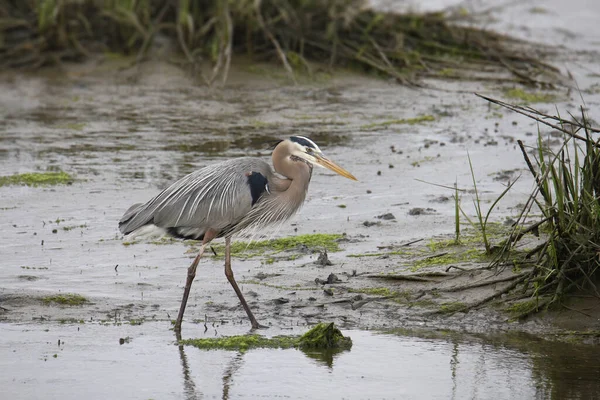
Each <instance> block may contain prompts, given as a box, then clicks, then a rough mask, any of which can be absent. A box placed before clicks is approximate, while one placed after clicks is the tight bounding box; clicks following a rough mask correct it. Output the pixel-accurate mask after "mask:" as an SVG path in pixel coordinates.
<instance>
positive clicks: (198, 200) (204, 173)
mask: <svg viewBox="0 0 600 400" xmlns="http://www.w3.org/2000/svg"><path fill="white" fill-rule="evenodd" d="M251 172H258V173H260V174H262V175H263V176H265V177H267V176H271V174H272V171H271V167H270V166H269V165H268V164H267V163H266V162H264V161H263V160H260V159H255V158H249V157H244V158H238V159H233V160H228V161H224V162H221V163H217V164H213V165H210V166H207V167H205V168H202V169H200V170H198V171H195V172H193V173H191V174H189V175H187V176H185V177H183V178H182V179H180V180H178V181H177V182H175V183H173V184H172V185H171V186H169V187H168V188H166V189H165V190H163V191H162V192H161V193H159V194H158V195H157V196H156V197H154V198H153V199H152V200H150V201H149V202H147V203H146V204H142V205H139V204H136V205H134V206H132V207H130V208H129V210H127V212H126V213H125V215H123V218H121V221H120V222H119V229H120V230H121V232H122V233H124V234H129V233H131V232H133V231H135V230H136V229H139V228H141V227H143V226H145V225H148V224H153V225H156V226H158V227H161V228H164V229H166V230H167V231H169V232H170V233H171V234H174V235H175V236H182V237H193V238H200V237H202V236H203V234H204V232H206V230H208V229H209V228H211V229H213V230H216V231H221V230H224V229H226V228H227V230H230V229H231V227H232V226H233V225H235V224H236V223H237V222H239V221H240V220H241V219H242V218H243V217H244V216H245V215H246V214H247V213H248V212H249V211H250V210H251V209H252V205H253V203H254V201H253V195H252V193H251V189H250V186H249V183H248V174H250V173H251Z"/></svg>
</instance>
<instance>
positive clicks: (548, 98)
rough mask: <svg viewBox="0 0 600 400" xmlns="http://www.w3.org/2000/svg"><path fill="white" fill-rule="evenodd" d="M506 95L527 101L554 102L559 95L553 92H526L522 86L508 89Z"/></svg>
mask: <svg viewBox="0 0 600 400" xmlns="http://www.w3.org/2000/svg"><path fill="white" fill-rule="evenodd" d="M504 95H505V96H506V97H508V98H510V99H516V100H521V101H523V102H525V103H552V102H554V101H556V100H557V96H556V95H554V94H552V93H541V92H526V91H524V90H523V89H520V88H512V89H506V90H505V91H504Z"/></svg>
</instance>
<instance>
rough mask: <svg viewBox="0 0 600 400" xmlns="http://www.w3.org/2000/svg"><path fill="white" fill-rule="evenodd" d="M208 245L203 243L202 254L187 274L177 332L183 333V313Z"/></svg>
mask: <svg viewBox="0 0 600 400" xmlns="http://www.w3.org/2000/svg"><path fill="white" fill-rule="evenodd" d="M207 244H208V242H206V243H204V242H203V243H202V247H200V252H199V253H198V255H197V256H196V258H194V262H192V265H190V266H189V268H188V272H187V280H186V282H185V289H184V290H183V299H182V300H181V306H180V307H179V314H178V315H177V321H176V322H175V331H176V332H180V331H181V321H182V320H183V313H184V312H185V306H186V305H187V301H188V297H189V296H190V289H191V288H192V282H193V281H194V278H195V277H196V268H197V267H198V262H200V258H201V257H202V254H204V250H205V249H206V245H207Z"/></svg>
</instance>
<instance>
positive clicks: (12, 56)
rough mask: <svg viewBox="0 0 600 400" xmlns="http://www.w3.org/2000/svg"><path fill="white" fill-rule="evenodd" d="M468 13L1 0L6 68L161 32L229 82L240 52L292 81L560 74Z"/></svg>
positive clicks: (150, 38) (275, 1)
mask: <svg viewBox="0 0 600 400" xmlns="http://www.w3.org/2000/svg"><path fill="white" fill-rule="evenodd" d="M461 18H462V20H460V19H461ZM465 18H468V16H464V15H463V16H460V17H459V16H456V15H450V14H449V13H443V12H438V13H426V14H414V13H407V14H395V13H383V12H377V11H374V10H372V9H370V8H368V7H366V2H365V1H362V0H325V1H319V0H288V1H282V0H263V1H255V0H239V1H228V0H199V1H191V0H18V1H17V0H12V1H11V0H9V1H6V2H3V3H2V5H0V66H4V67H21V66H28V67H39V66H42V65H47V64H56V63H61V62H64V61H77V60H81V59H85V58H87V57H89V56H90V55H91V54H93V53H98V52H104V53H111V54H130V55H134V56H135V60H136V61H137V62H139V61H142V60H143V59H144V58H145V57H146V55H147V54H148V50H149V49H150V48H151V47H152V45H153V43H155V40H156V38H157V37H158V36H160V37H163V38H164V37H166V38H168V39H170V41H171V42H172V43H173V44H174V45H175V46H177V47H178V48H179V50H180V54H182V55H183V58H184V59H185V60H186V61H185V62H186V63H187V64H188V65H190V66H191V67H192V71H193V72H196V73H198V74H200V75H201V76H202V77H203V78H204V80H205V81H206V83H209V84H210V83H212V82H214V81H215V80H217V79H220V80H222V81H223V82H224V81H226V80H227V76H228V73H229V68H230V65H231V60H232V58H233V56H234V55H244V56H247V55H250V56H252V57H253V58H254V59H255V60H257V61H264V60H278V61H279V62H280V63H281V64H282V65H283V67H284V69H285V71H286V72H287V74H288V76H289V77H290V79H292V80H294V81H295V80H296V77H297V76H299V75H301V74H304V75H308V76H312V75H313V74H314V73H315V72H316V71H319V70H321V69H324V68H325V69H327V68H331V67H334V66H343V67H350V68H355V69H358V70H360V71H365V72H367V73H373V74H376V75H380V76H385V77H391V78H394V79H396V80H397V81H399V82H402V83H412V82H413V80H414V79H416V78H418V77H422V76H438V77H439V76H442V75H443V76H444V77H445V78H455V79H456V78H458V79H465V78H466V77H469V76H472V75H473V74H474V73H477V72H481V71H482V70H486V69H490V68H492V69H496V70H498V71H505V72H507V73H508V76H512V78H508V79H510V80H512V81H517V82H527V83H536V82H542V81H546V83H548V80H547V79H546V78H547V77H548V75H547V73H550V74H552V75H554V74H556V73H557V70H556V69H555V68H553V67H551V66H549V65H547V64H545V63H544V62H542V61H540V60H539V59H538V58H536V56H532V54H535V52H533V51H531V50H532V48H527V47H528V46H527V45H526V44H525V43H523V42H520V41H518V40H516V39H512V38H510V37H507V36H504V35H500V34H497V33H494V32H490V31H486V30H484V29H478V28H473V27H469V26H466V25H467V24H464V23H461V22H465V20H464V19H465ZM529 47H530V46H529ZM537 53H538V54H539V53H540V51H539V49H538V52H537ZM449 70H452V71H464V72H465V73H463V74H460V73H456V74H455V73H453V74H450V75H449V74H444V71H449ZM207 71H208V73H207ZM489 79H497V77H490V78H489ZM550 81H552V79H551V80H550Z"/></svg>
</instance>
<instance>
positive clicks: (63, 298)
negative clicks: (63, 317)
mask: <svg viewBox="0 0 600 400" xmlns="http://www.w3.org/2000/svg"><path fill="white" fill-rule="evenodd" d="M87 302H88V299H86V298H85V297H83V296H82V295H80V294H75V293H66V294H56V295H52V296H46V297H42V303H44V304H45V305H50V304H59V305H61V306H81V305H83V304H85V303H87Z"/></svg>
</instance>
